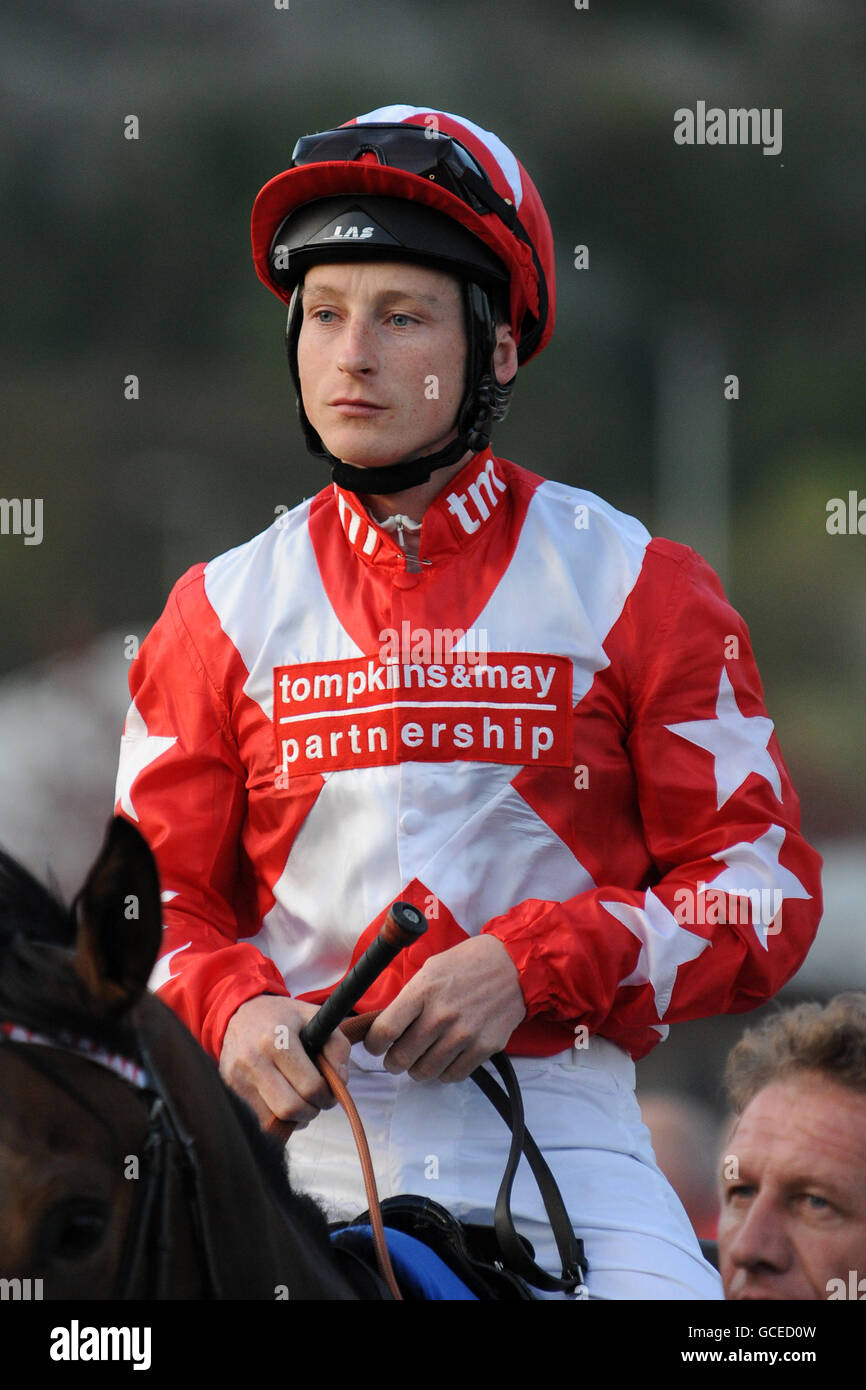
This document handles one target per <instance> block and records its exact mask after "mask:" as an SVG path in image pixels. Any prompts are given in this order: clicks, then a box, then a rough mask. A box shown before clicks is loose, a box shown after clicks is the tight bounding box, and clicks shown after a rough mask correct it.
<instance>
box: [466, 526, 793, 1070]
mask: <svg viewBox="0 0 866 1390" xmlns="http://www.w3.org/2000/svg"><path fill="white" fill-rule="evenodd" d="M605 648H606V651H607V654H608V656H609V657H610V666H609V668H607V670H606V671H605V672H602V673H599V675H598V676H597V677H596V681H597V683H598V685H599V687H600V688H603V690H604V701H605V705H604V707H605V709H606V710H609V711H610V717H611V718H613V719H614V720H616V721H619V720H621V722H622V729H623V735H622V737H623V743H624V747H625V750H626V752H627V755H628V758H629V760H630V763H631V768H632V772H633V778H634V786H635V788H636V796H637V803H638V811H639V822H640V824H642V829H643V836H644V840H645V843H646V851H647V853H648V856H649V861H648V862H650V863H651V865H652V869H651V872H650V873H649V874H648V875H647V878H646V879H645V880H644V881H643V882H642V883H640V884H639V885H637V886H635V887H634V888H632V889H630V890H627V889H624V888H623V886H622V884H620V883H616V882H605V881H604V880H603V879H601V880H600V879H599V878H598V876H596V882H597V883H598V884H599V886H598V887H596V888H594V889H592V890H591V891H588V892H584V893H581V894H579V895H578V896H577V897H574V898H572V899H570V900H568V901H567V902H562V903H559V902H545V901H539V900H528V901H525V902H522V903H520V904H518V905H517V906H516V907H514V908H513V909H511V910H510V911H509V912H507V913H504V914H503V915H502V916H500V917H497V918H495V919H494V920H493V921H491V922H489V923H487V925H486V926H485V928H484V930H485V931H487V932H491V933H492V934H494V935H495V936H497V937H498V938H499V939H500V940H501V941H502V942H503V944H504V945H505V946H506V948H507V950H508V951H509V954H510V955H511V958H512V960H513V961H514V963H515V965H516V966H517V968H518V970H519V972H520V977H521V985H522V988H523V992H524V997H525V999H526V1004H527V1010H528V1016H529V1018H530V1019H533V1018H537V1019H539V1020H550V1021H555V1022H557V1023H568V1024H569V1026H571V1027H573V1026H574V1025H576V1024H580V1023H583V1024H585V1025H586V1026H587V1029H588V1031H589V1032H590V1033H596V1032H599V1033H602V1034H603V1035H604V1036H606V1037H609V1038H611V1039H612V1040H613V1041H615V1042H618V1043H619V1044H620V1045H621V1046H623V1047H626V1048H627V1049H628V1050H629V1051H630V1052H631V1053H632V1055H634V1056H642V1055H644V1054H645V1053H646V1052H648V1051H649V1050H650V1048H651V1047H652V1046H653V1045H654V1043H655V1042H657V1041H658V1040H659V1036H660V1035H661V1036H664V1035H665V1033H666V1031H667V1029H666V1025H667V1024H669V1023H674V1022H677V1021H680V1020H684V1019H695V1018H702V1017H709V1016H711V1015H715V1014H720V1013H737V1012H742V1011H745V1010H747V1009H751V1008H755V1007H756V1006H757V1005H759V1004H761V1003H763V1002H764V1001H765V1000H767V999H769V998H771V997H772V996H773V995H774V994H775V993H776V992H777V991H778V990H779V989H780V988H781V987H782V985H783V984H784V983H785V982H786V981H787V980H788V979H789V978H790V976H791V975H792V974H793V973H794V972H795V971H796V970H797V969H798V968H799V966H800V964H801V963H802V961H803V959H804V957H805V955H806V952H807V950H808V948H809V946H810V944H811V942H812V939H813V937H814V934H815V931H816V929H817V925H818V921H819V919H820V914H821V885H820V867H821V860H820V857H819V856H818V855H817V854H816V853H815V851H814V850H812V849H811V848H810V847H809V845H808V844H807V843H806V841H805V840H804V839H803V837H802V835H801V833H800V812H799V803H798V800H797V796H796V793H795V792H794V789H793V786H792V785H791V781H790V778H789V776H788V772H787V770H786V768H785V764H784V762H783V760H782V756H781V753H780V751H779V747H778V744H777V742H776V737H775V734H774V733H773V726H772V723H771V721H770V720H769V718H768V717H767V712H766V709H765V707H764V698H763V692H762V689H761V682H760V677H759V675H758V670H757V666H756V664H755V660H754V657H753V655H752V650H751V643H750V640H749V634H748V630H747V629H746V626H745V624H744V622H743V620H742V618H740V616H739V614H737V613H736V612H735V610H734V609H733V608H732V607H731V606H730V604H729V603H728V602H727V600H726V598H725V596H724V593H723V591H722V588H721V585H720V583H719V581H718V579H717V577H716V575H715V573H714V572H713V571H712V569H710V567H709V566H708V565H707V564H706V562H705V561H703V560H702V559H701V558H700V556H698V555H696V554H695V553H694V552H693V551H691V550H688V549H687V548H685V547H682V546H676V545H674V544H673V543H671V542H666V541H655V542H653V543H652V545H651V547H650V548H649V549H648V551H647V556H646V558H645V561H644V567H643V570H642V573H641V575H640V577H639V580H638V583H637V584H636V585H635V588H634V590H633V591H632V594H631V596H630V598H629V600H628V602H627V603H626V606H625V608H624V610H623V613H622V615H621V616H620V619H619V621H618V622H617V623H616V624H615V626H614V628H613V629H612V631H611V633H610V635H609V638H608V641H607V642H606V643H605ZM591 694H592V692H591ZM587 698H588V699H590V697H587ZM580 709H581V707H580V706H578V710H577V724H576V727H578V728H579V718H580ZM589 727H591V725H590V726H589ZM581 756H582V757H583V756H584V754H581ZM586 761H587V762H588V763H589V765H590V778H591V777H592V770H591V767H592V756H591V750H590V751H589V753H588V755H587V756H586ZM597 794H599V795H603V788H602V790H601V792H599V793H597ZM777 907H778V909H779V910H778V911H776V910H775V909H776V908H777Z"/></svg>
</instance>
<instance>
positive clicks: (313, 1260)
mask: <svg viewBox="0 0 866 1390" xmlns="http://www.w3.org/2000/svg"><path fill="white" fill-rule="evenodd" d="M160 932H161V923H160V896H159V882H158V879H157V874H156V868H155V866H154V861H153V858H152V856H151V853H150V850H149V849H148V847H147V845H146V844H145V842H144V840H143V839H142V838H141V836H140V835H139V834H138V832H137V831H136V830H135V829H134V828H133V827H132V826H131V825H130V824H128V823H127V822H126V821H123V820H119V819H118V820H115V821H114V822H113V823H112V824H111V826H110V827H109V830H108V834H107V836H106V840H105V844H104V845H103V848H102V851H101V853H100V855H99V858H98V859H97V861H96V863H95V864H94V866H93V868H92V869H91V871H90V874H89V876H88V878H87V881H86V883H85V885H84V887H83V888H82V889H81V891H80V893H79V894H78V896H77V898H76V900H75V902H74V904H73V907H72V909H71V910H67V909H66V908H64V907H63V906H62V904H61V903H60V902H59V901H58V900H57V899H56V898H54V897H53V896H52V895H51V894H50V893H49V892H48V891H47V890H46V889H44V888H43V887H42V886H41V885H40V884H39V883H37V882H36V880H35V879H33V878H32V877H31V876H30V875H29V874H27V873H26V872H25V870H23V869H22V868H21V867H20V866H19V865H17V864H16V863H15V861H14V860H12V859H10V858H9V857H8V856H7V855H3V854H0V1097H2V1101H0V1277H2V1278H3V1279H6V1280H14V1279H21V1280H24V1279H28V1278H29V1279H41V1280H42V1281H43V1282H42V1296H43V1297H44V1298H58V1299H66V1298H118V1297H124V1298H153V1297H167V1298H207V1297H220V1298H247V1299H249V1298H257V1299H275V1298H277V1299H278V1298H291V1299H298V1298H301V1299H303V1298H326V1299H331V1298H352V1297H353V1296H355V1295H353V1292H352V1290H351V1288H350V1286H349V1285H348V1284H347V1283H346V1282H345V1280H344V1278H343V1276H342V1274H341V1273H340V1271H339V1268H338V1266H337V1264H336V1262H335V1257H334V1256H333V1255H332V1252H331V1248H330V1245H329V1241H328V1235H327V1229H326V1226H325V1222H324V1218H323V1217H322V1215H321V1213H320V1211H319V1210H318V1208H317V1207H316V1206H315V1204H314V1203H313V1202H312V1201H310V1199H308V1198H306V1197H302V1196H299V1195H297V1194H293V1193H291V1191H290V1190H289V1187H288V1182H287V1179H286V1177H285V1174H284V1169H283V1161H282V1149H281V1146H280V1145H279V1144H278V1143H276V1142H275V1141H271V1140H269V1139H267V1138H266V1137H265V1136H264V1135H263V1134H262V1133H261V1132H260V1130H259V1127H258V1125H257V1123H256V1121H255V1119H254V1118H253V1116H252V1113H251V1112H250V1111H249V1110H248V1109H247V1108H246V1107H245V1106H244V1105H243V1103H242V1102H241V1101H239V1100H238V1099H237V1098H236V1097H235V1096H234V1095H233V1094H232V1093H231V1092H230V1091H229V1090H228V1089H227V1088H226V1086H225V1085H224V1084H223V1082H222V1080H221V1078H220V1076H219V1073H218V1070H217V1068H216V1066H215V1065H214V1063H213V1062H212V1061H211V1059H210V1058H209V1057H208V1056H207V1055H206V1054H205V1053H204V1052H203V1051H202V1050H201V1048H200V1047H199V1046H198V1044H197V1043H196V1042H195V1040H194V1039H193V1038H192V1036H191V1035H190V1034H189V1033H188V1032H187V1030H186V1029H185V1028H184V1027H183V1025H182V1024H181V1023H180V1021H179V1020H178V1019H177V1018H175V1016H174V1015H173V1014H172V1013H171V1012H170V1010H169V1009H167V1008H166V1007H165V1005H163V1004H162V1003H161V1002H160V1001H159V1000H158V999H157V998H156V997H155V996H153V995H152V994H150V993H149V992H148V990H147V987H146V986H147V980H148V976H149V974H150V971H151V969H152V967H153V964H154V961H155V959H156V956H157V951H158V949H159V942H160Z"/></svg>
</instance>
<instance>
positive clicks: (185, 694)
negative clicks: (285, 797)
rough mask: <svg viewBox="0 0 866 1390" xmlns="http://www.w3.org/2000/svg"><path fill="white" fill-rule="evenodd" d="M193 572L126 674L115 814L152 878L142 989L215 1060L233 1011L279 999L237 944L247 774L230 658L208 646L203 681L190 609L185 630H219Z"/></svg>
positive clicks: (259, 959)
mask: <svg viewBox="0 0 866 1390" xmlns="http://www.w3.org/2000/svg"><path fill="white" fill-rule="evenodd" d="M203 570H204V567H203V566H201V565H199V566H197V567H196V568H195V569H193V570H190V571H189V572H188V574H186V575H184V577H183V578H182V579H181V580H179V581H178V583H177V584H176V585H175V587H174V589H173V590H172V593H171V595H170V597H169V600H168V603H167V605H166V608H165V611H164V613H163V614H162V617H161V618H160V619H159V621H158V622H157V623H156V625H155V627H154V628H153V629H152V631H151V632H150V633H149V635H148V636H147V638H146V639H145V641H144V642H143V643H142V646H141V650H140V652H139V655H138V657H137V658H136V660H135V661H134V662H133V665H132V668H131V671H130V679H129V684H130V692H131V694H132V705H131V707H130V710H129V713H128V715H127V718H126V724H125V727H124V732H123V738H122V740H121V751H120V764H119V769H118V777H117V789H116V793H115V802H116V810H117V813H118V814H120V815H124V816H126V817H127V819H129V820H131V821H132V822H133V823H134V824H135V825H137V826H138V829H139V830H140V831H141V833H142V834H143V835H144V837H145V839H146V840H147V841H148V843H149V844H150V846H151V849H152V850H153V852H154V854H155V856H156V860H157V865H158V868H159V875H160V882H161V886H162V897H163V922H164V932H163V942H162V947H161V950H160V956H159V960H158V961H157V964H156V967H155V969H154V973H153V976H152V979H151V987H152V988H153V989H155V990H157V991H158V993H159V997H160V998H161V999H163V1000H164V1001H165V1003H166V1004H168V1005H169V1006H170V1007H171V1008H172V1009H173V1010H174V1011H175V1012H176V1013H177V1014H178V1015H179V1017H180V1018H181V1019H182V1020H183V1022H184V1023H185V1024H186V1026H187V1027H188V1028H189V1029H190V1031H191V1032H192V1033H193V1034H194V1035H195V1036H196V1037H197V1038H198V1039H199V1040H200V1041H201V1043H202V1046H203V1047H205V1048H206V1049H207V1050H208V1051H209V1052H210V1053H211V1055H212V1056H214V1057H216V1058H218V1057H219V1053H220V1050H221V1047H222V1039H223V1034H224V1032H225V1028H226V1025H227V1024H228V1021H229V1019H230V1018H231V1015H232V1014H233V1013H234V1012H235V1010H236V1009H237V1008H239V1006H240V1005H241V1004H243V1003H244V1002H245V1001H246V1000H247V999H251V998H253V997H254V996H255V995H259V994H264V993H268V994H287V993H288V991H287V989H286V987H285V984H284V982H283V979H282V976H281V974H280V972H279V970H278V969H277V968H276V966H275V965H274V964H273V962H272V961H269V960H268V959H267V958H266V957H265V956H264V955H262V953H261V952H260V951H259V950H258V949H257V948H256V947H255V946H252V945H250V944H249V943H246V942H244V941H243V940H239V938H243V937H244V936H249V935H252V934H253V933H254V932H255V931H256V929H257V925H256V923H255V922H253V920H252V918H251V917H250V915H249V913H250V908H249V906H248V904H249V902H250V900H251V899H252V900H253V901H254V900H255V894H253V893H250V892H249V885H248V883H247V882H246V881H245V879H244V872H243V868H242V866H241V863H240V859H239V849H238V846H239V842H240V832H241V826H242V824H243V820H244V816H245V813H246V802H247V797H246V787H245V779H246V772H245V769H244V767H243V764H242V763H241V760H240V757H239V754H238V749H237V745H236V742H235V739H234V736H233V734H232V730H231V727H230V722H229V709H230V691H231V689H232V688H233V686H232V683H233V682H236V681H237V679H238V674H237V672H236V671H234V670H233V667H234V666H236V665H237V664H238V663H239V657H238V656H237V653H236V652H235V651H234V648H233V647H231V644H230V643H228V641H227V639H225V638H224V637H222V636H221V635H220V634H217V636H218V637H219V643H217V642H216V641H215V642H214V643H213V644H212V645H213V646H215V647H217V649H219V650H224V651H225V657H224V664H223V666H222V668H220V667H219V665H217V667H216V669H215V668H214V666H213V665H211V666H210V668H209V669H206V668H205V665H204V663H203V661H202V659H201V656H200V654H199V650H198V648H197V647H196V646H195V645H194V643H193V641H192V638H191V636H190V632H189V627H188V624H187V622H186V620H185V615H186V614H188V613H189V612H190V610H191V609H193V610H195V611H194V617H195V619H196V630H198V625H199V623H201V624H204V625H209V626H210V627H212V628H214V627H215V628H216V629H218V626H219V625H218V622H217V619H216V615H215V614H214V613H213V610H212V609H211V608H210V605H209V604H208V602H207V598H206V597H205V594H204V589H203V584H202V574H203Z"/></svg>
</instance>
